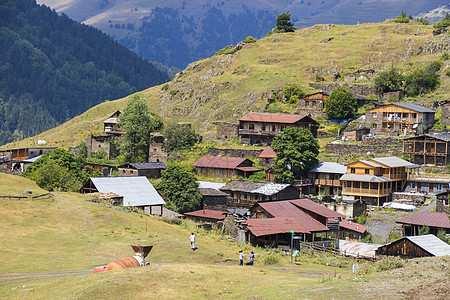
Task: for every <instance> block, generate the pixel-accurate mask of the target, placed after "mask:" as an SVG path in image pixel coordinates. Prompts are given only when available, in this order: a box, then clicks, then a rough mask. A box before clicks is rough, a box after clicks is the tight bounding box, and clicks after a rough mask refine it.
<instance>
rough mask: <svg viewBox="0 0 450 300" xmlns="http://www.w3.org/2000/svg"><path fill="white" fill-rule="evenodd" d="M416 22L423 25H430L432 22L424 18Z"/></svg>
mask: <svg viewBox="0 0 450 300" xmlns="http://www.w3.org/2000/svg"><path fill="white" fill-rule="evenodd" d="M416 21H417V22H419V23H422V25H430V22H429V21H428V20H427V19H424V18H417V19H416Z"/></svg>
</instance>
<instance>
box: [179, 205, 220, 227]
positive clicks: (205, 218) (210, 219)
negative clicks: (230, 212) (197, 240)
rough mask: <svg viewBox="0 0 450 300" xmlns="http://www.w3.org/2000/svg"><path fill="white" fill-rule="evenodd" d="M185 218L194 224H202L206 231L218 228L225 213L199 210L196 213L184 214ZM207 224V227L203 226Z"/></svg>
mask: <svg viewBox="0 0 450 300" xmlns="http://www.w3.org/2000/svg"><path fill="white" fill-rule="evenodd" d="M184 215H185V216H186V218H188V219H189V220H192V221H194V222H198V223H203V227H204V228H206V229H208V227H216V228H217V227H219V224H221V223H222V221H223V220H224V219H225V217H226V215H227V212H226V211H217V210H210V209H201V210H196V211H191V212H187V213H184ZM205 224H208V225H209V226H205Z"/></svg>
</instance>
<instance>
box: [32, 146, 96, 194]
mask: <svg viewBox="0 0 450 300" xmlns="http://www.w3.org/2000/svg"><path fill="white" fill-rule="evenodd" d="M24 176H25V177H28V178H30V179H31V180H34V181H35V182H36V184H37V185H39V186H40V187H41V188H43V189H46V190H48V191H55V190H60V191H73V192H76V191H79V190H80V189H81V187H82V186H83V184H84V183H85V182H86V181H87V180H88V179H89V178H90V177H99V176H102V174H101V173H100V172H98V171H95V170H93V169H91V168H86V169H85V170H83V161H82V160H81V159H80V158H76V157H74V156H73V155H72V154H71V153H70V152H69V151H67V150H65V149H62V148H58V149H56V150H54V151H53V152H48V153H46V154H44V155H43V156H42V157H41V158H39V159H38V160H36V161H35V162H34V163H32V164H31V165H30V166H29V167H28V168H27V170H26V172H25V173H24Z"/></svg>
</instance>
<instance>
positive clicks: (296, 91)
mask: <svg viewBox="0 0 450 300" xmlns="http://www.w3.org/2000/svg"><path fill="white" fill-rule="evenodd" d="M303 95H305V93H303V91H302V90H301V89H300V87H299V86H298V85H296V84H290V85H286V86H285V87H284V88H283V97H284V99H285V100H286V101H287V102H288V103H294V104H295V103H296V102H298V99H299V98H300V97H302V96H303ZM293 96H297V97H296V98H294V99H291V98H292V97H293Z"/></svg>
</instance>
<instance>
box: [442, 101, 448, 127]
mask: <svg viewBox="0 0 450 300" xmlns="http://www.w3.org/2000/svg"><path fill="white" fill-rule="evenodd" d="M441 122H442V124H444V125H450V105H444V106H442V117H441Z"/></svg>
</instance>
